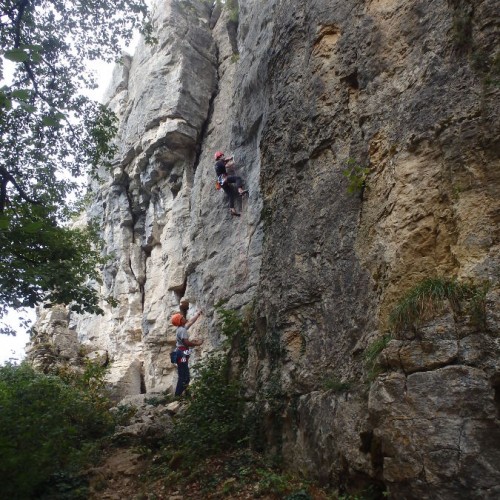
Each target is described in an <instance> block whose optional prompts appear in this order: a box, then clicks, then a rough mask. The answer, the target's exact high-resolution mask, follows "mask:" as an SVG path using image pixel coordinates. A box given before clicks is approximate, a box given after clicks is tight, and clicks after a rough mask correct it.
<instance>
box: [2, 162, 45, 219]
mask: <svg viewBox="0 0 500 500" xmlns="http://www.w3.org/2000/svg"><path fill="white" fill-rule="evenodd" d="M0 175H1V176H2V177H3V179H2V190H3V188H4V186H5V189H6V187H7V182H12V184H13V185H14V187H15V188H16V190H17V192H18V194H19V196H20V197H21V198H22V199H23V200H24V201H27V202H28V203H31V204H32V205H41V203H40V202H39V201H38V200H35V199H34V198H31V197H30V196H29V195H28V194H27V193H26V191H25V190H24V189H23V188H22V187H21V186H20V185H19V184H18V183H17V181H16V179H15V178H14V176H13V175H12V174H11V173H10V172H9V171H8V170H7V169H6V168H5V167H3V166H2V165H0ZM0 209H1V210H0V211H2V212H3V209H4V206H1V207H0Z"/></svg>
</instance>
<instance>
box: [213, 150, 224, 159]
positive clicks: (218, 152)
mask: <svg viewBox="0 0 500 500" xmlns="http://www.w3.org/2000/svg"><path fill="white" fill-rule="evenodd" d="M214 156H215V159H216V160H218V159H219V158H220V157H221V156H224V153H223V152H222V151H216V152H215V155H214Z"/></svg>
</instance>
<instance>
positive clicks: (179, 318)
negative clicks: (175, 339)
mask: <svg viewBox="0 0 500 500" xmlns="http://www.w3.org/2000/svg"><path fill="white" fill-rule="evenodd" d="M184 319H185V318H184V316H183V315H182V314H181V313H176V314H174V315H173V316H172V319H171V320H170V321H172V325H174V326H181V325H182V323H183V321H184Z"/></svg>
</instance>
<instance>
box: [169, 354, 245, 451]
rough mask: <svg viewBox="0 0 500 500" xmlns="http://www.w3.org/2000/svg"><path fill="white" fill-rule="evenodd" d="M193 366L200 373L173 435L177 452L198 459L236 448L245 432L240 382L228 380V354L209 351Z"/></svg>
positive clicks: (190, 389) (192, 385)
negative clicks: (203, 358) (210, 352)
mask: <svg viewBox="0 0 500 500" xmlns="http://www.w3.org/2000/svg"><path fill="white" fill-rule="evenodd" d="M194 369H195V370H196V373H197V375H196V380H195V381H194V382H193V383H192V384H191V385H190V388H189V391H190V393H191V401H190V403H189V406H188V407H187V408H186V411H185V413H184V414H183V415H182V417H181V418H179V419H178V420H176V422H175V426H174V429H173V433H172V436H171V437H172V442H173V443H174V445H175V447H176V449H177V450H178V451H181V452H183V454H184V455H185V456H186V457H188V458H196V459H199V458H204V457H206V456H209V455H212V454H214V453H217V452H220V451H223V450H230V449H234V448H235V447H236V446H237V445H238V444H239V443H240V442H241V441H242V440H243V439H244V438H245V437H246V433H245V431H244V424H243V411H244V407H243V400H242V398H241V395H240V384H239V382H238V381H237V380H229V361H228V357H227V356H226V355H225V354H224V353H218V354H217V353H214V354H210V355H209V356H208V357H207V358H206V359H205V360H204V361H203V362H202V363H200V364H198V365H195V366H194Z"/></svg>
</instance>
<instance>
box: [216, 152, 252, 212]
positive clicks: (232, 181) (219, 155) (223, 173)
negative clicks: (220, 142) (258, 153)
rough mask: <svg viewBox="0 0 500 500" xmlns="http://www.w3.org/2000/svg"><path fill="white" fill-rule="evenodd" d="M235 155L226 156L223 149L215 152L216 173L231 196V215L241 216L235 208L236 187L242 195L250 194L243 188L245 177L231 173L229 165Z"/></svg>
mask: <svg viewBox="0 0 500 500" xmlns="http://www.w3.org/2000/svg"><path fill="white" fill-rule="evenodd" d="M232 161H233V157H232V156H230V157H229V158H226V157H225V156H224V153H223V152H222V151H216V152H215V166H214V168H215V175H216V176H217V180H218V181H219V184H220V185H221V187H222V189H223V190H224V192H225V193H226V194H227V195H228V196H229V210H230V212H231V215H236V216H239V215H240V214H239V213H237V212H236V210H235V209H234V199H235V194H236V192H235V189H236V190H237V192H238V194H239V195H240V196H243V195H244V194H248V190H246V189H243V179H242V178H241V177H239V176H237V175H229V174H228V172H227V167H228V165H230V162H232Z"/></svg>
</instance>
